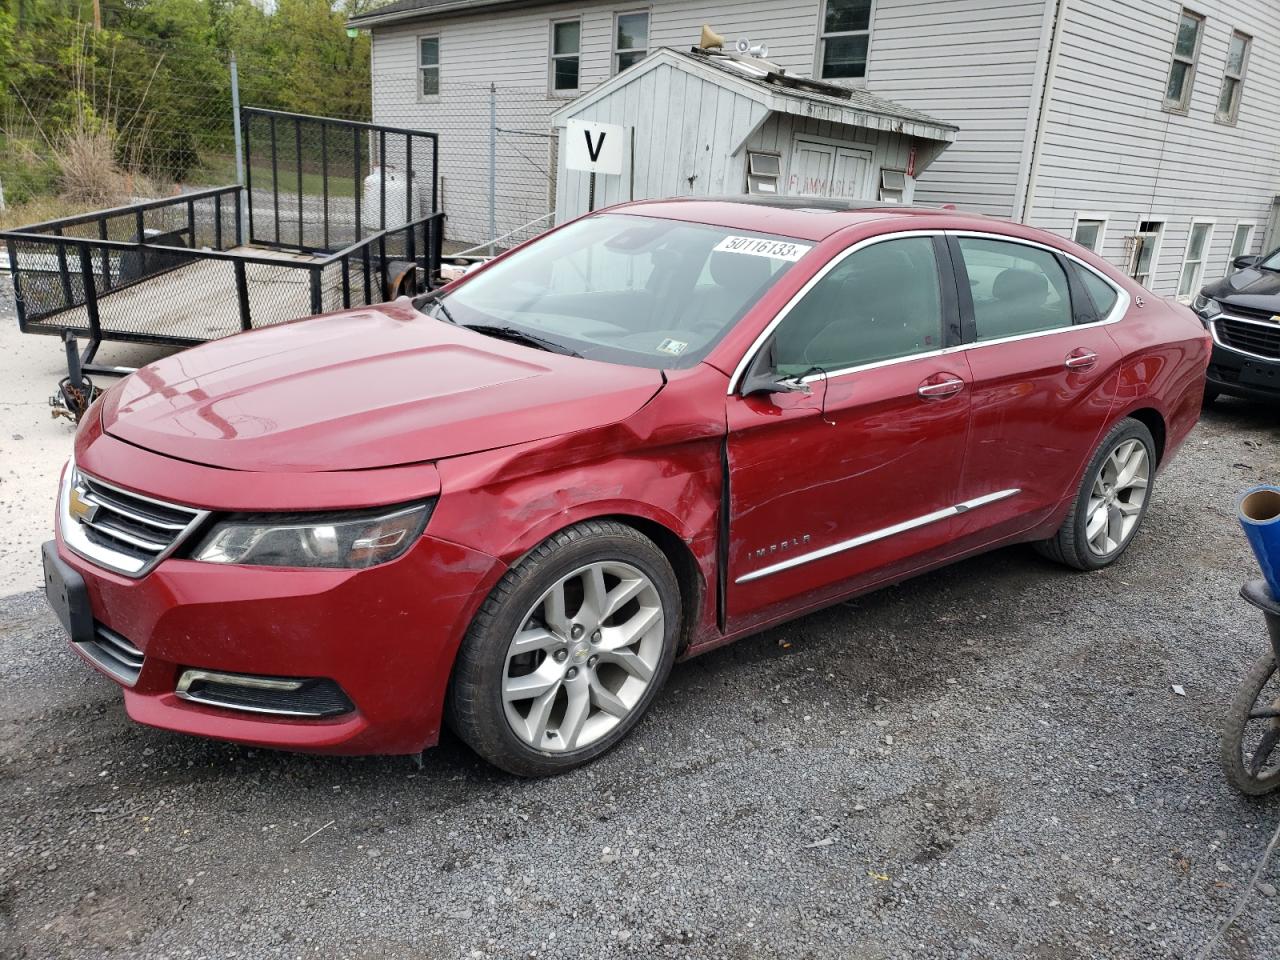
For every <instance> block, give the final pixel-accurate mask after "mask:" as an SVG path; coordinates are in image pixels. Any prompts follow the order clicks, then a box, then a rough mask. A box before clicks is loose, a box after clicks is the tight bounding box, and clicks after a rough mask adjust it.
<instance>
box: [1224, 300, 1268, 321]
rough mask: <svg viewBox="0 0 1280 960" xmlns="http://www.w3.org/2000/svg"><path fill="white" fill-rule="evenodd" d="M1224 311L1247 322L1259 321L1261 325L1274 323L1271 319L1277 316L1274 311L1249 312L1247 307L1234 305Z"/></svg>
mask: <svg viewBox="0 0 1280 960" xmlns="http://www.w3.org/2000/svg"><path fill="white" fill-rule="evenodd" d="M1226 309H1227V310H1228V311H1229V312H1231V313H1234V314H1235V315H1236V316H1240V317H1244V318H1245V319H1247V320H1261V321H1262V322H1263V323H1274V322H1275V321H1274V320H1272V319H1271V318H1272V317H1274V316H1276V315H1277V311H1275V310H1251V309H1249V308H1248V307H1238V306H1236V305H1235V304H1234V303H1233V304H1231V305H1230V306H1229V307H1227V308H1226Z"/></svg>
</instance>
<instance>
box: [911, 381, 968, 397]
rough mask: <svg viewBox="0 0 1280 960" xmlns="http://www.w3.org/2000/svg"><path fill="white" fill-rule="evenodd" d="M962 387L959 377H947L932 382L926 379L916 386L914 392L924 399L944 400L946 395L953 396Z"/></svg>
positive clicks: (962, 382)
mask: <svg viewBox="0 0 1280 960" xmlns="http://www.w3.org/2000/svg"><path fill="white" fill-rule="evenodd" d="M963 389H964V381H963V380H961V379H960V378H959V377H948V378H947V379H946V380H936V381H932V382H931V380H926V381H925V382H924V383H922V384H920V386H918V387H917V388H916V393H918V394H919V395H920V396H921V397H922V398H923V399H925V400H945V399H946V398H947V397H954V396H955V395H956V394H957V393H959V392H960V391H961V390H963Z"/></svg>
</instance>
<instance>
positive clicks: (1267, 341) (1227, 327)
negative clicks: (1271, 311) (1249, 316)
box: [1214, 317, 1280, 360]
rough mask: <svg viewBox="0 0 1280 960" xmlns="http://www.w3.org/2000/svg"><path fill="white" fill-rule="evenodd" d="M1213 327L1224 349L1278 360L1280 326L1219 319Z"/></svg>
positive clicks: (1279, 353) (1232, 318) (1226, 318)
mask: <svg viewBox="0 0 1280 960" xmlns="http://www.w3.org/2000/svg"><path fill="white" fill-rule="evenodd" d="M1214 326H1215V327H1216V329H1217V332H1218V339H1219V340H1220V341H1221V342H1222V345H1223V346H1224V347H1230V348H1231V349H1233V350H1240V351H1243V352H1244V353H1252V354H1254V355H1255V356H1259V357H1267V358H1270V359H1277V360H1280V324H1277V325H1275V326H1269V325H1264V324H1261V323H1251V322H1249V321H1247V320H1237V319H1235V318H1234V317H1219V318H1218V319H1217V320H1215V321H1214Z"/></svg>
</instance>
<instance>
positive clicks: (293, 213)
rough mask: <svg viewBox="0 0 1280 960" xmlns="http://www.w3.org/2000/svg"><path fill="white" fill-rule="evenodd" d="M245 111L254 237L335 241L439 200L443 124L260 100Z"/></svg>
mask: <svg viewBox="0 0 1280 960" xmlns="http://www.w3.org/2000/svg"><path fill="white" fill-rule="evenodd" d="M241 121H242V128H243V130H244V143H245V188H246V190H247V191H248V194H249V198H250V204H249V216H248V221H249V236H248V242H249V243H251V244H258V245H262V246H271V247H284V248H288V249H291V250H306V251H319V250H323V251H332V250H335V249H338V248H340V247H344V246H347V245H349V244H352V243H356V242H357V241H359V240H361V239H362V238H364V237H366V236H368V235H370V234H372V233H377V232H379V231H383V230H394V229H396V228H397V227H401V226H404V225H405V224H408V223H412V222H414V221H416V220H418V219H420V218H421V217H423V216H424V215H427V214H431V213H435V212H436V210H437V209H438V204H437V192H436V191H437V183H438V179H439V178H438V175H437V173H438V170H439V161H440V144H439V138H438V137H437V136H436V134H434V133H425V132H423V131H421V130H406V129H403V128H400V127H386V126H379V125H378V124H373V123H359V122H356V121H351V120H330V119H327V118H325V117H312V116H307V115H304V114H297V113H282V112H280V111H277V110H261V109H258V108H256V107H245V108H244V109H243V110H242V111H241ZM264 214H265V216H264Z"/></svg>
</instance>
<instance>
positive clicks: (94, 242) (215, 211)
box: [0, 108, 444, 419]
mask: <svg viewBox="0 0 1280 960" xmlns="http://www.w3.org/2000/svg"><path fill="white" fill-rule="evenodd" d="M241 119H242V128H243V130H244V136H245V153H246V164H245V184H244V185H243V186H240V185H238V184H237V185H232V186H225V187H215V188H212V189H207V190H198V191H195V192H191V193H184V194H180V195H178V196H175V197H169V198H165V199H162V200H150V201H146V202H142V203H134V204H130V205H128V206H124V207H117V208H115V209H110V210H101V211H96V212H94V213H89V214H83V215H81V216H75V217H66V218H63V219H60V220H51V221H48V222H46V223H39V224H34V225H32V226H29V227H22V228H19V229H17V230H11V231H4V232H0V240H3V241H4V245H5V249H6V251H7V253H8V259H9V272H10V275H11V277H12V279H13V287H14V293H15V295H16V303H17V310H18V326H19V328H20V329H21V330H22V332H23V333H43V334H51V335H56V336H59V337H61V338H62V339H63V341H64V344H65V348H66V353H67V365H68V376H67V377H66V378H65V379H64V380H63V381H62V383H61V384H60V385H59V395H56V396H55V397H54V398H53V400H52V401H51V402H52V403H53V404H54V407H55V412H58V411H59V410H60V409H61V410H62V411H65V412H67V413H69V414H71V415H73V416H74V417H75V418H76V419H79V416H80V414H81V413H83V411H84V409H85V408H86V407H87V406H88V403H89V402H90V401H91V400H92V397H93V393H94V387H93V386H92V383H91V382H89V381H88V380H87V378H86V377H85V374H106V375H112V376H118V375H122V374H126V373H129V372H131V370H129V369H128V368H124V367H111V366H103V365H100V364H97V363H95V362H94V358H95V356H96V355H97V352H98V349H99V347H100V346H101V345H102V343H104V342H106V341H127V342H135V343H154V344H162V345H165V346H172V347H179V348H180V347H187V346H192V345H194V344H198V343H203V342H205V341H208V340H215V339H218V338H219V337H225V336H229V335H231V334H233V333H239V332H241V331H244V330H252V329H255V328H257V327H264V326H270V325H272V324H276V323H283V322H285V321H287V320H292V319H296V318H298V317H305V316H310V315H312V314H317V313H328V312H331V311H334V310H342V309H347V308H350V307H359V306H367V305H370V304H374V303H381V302H384V301H387V300H391V299H394V298H395V297H397V296H400V295H402V294H413V293H415V292H418V291H420V290H423V289H430V288H431V287H432V286H434V285H435V283H436V282H437V279H438V276H439V272H440V257H441V250H442V243H443V234H444V230H443V228H444V214H443V213H442V212H440V211H439V210H438V208H437V193H436V184H437V179H438V178H437V176H436V170H437V163H438V160H439V142H438V138H437V136H436V135H435V134H432V133H425V132H422V131H417V130H405V129H399V128H395V127H385V126H378V125H375V124H369V123H357V122H353V121H345V120H331V119H326V118H322V117H310V116H304V115H300V114H290V113H282V112H279V111H270V110H260V109H257V108H245V109H244V110H243V111H242V118H241ZM80 340H85V341H87V343H86V346H85V347H84V349H83V350H81V349H80V347H79V341H80Z"/></svg>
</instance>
